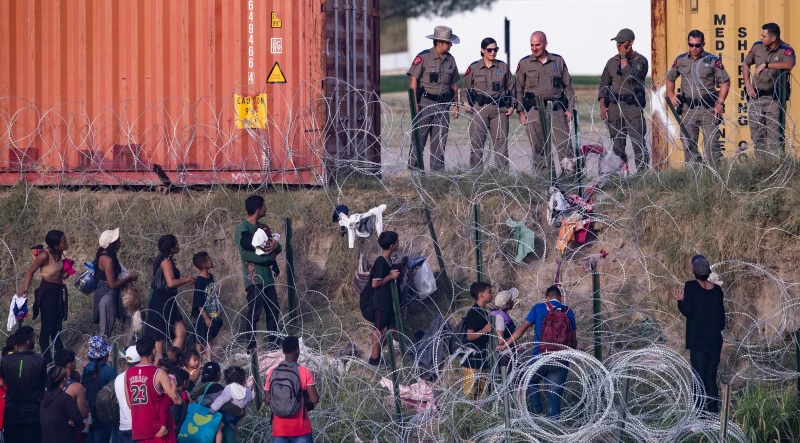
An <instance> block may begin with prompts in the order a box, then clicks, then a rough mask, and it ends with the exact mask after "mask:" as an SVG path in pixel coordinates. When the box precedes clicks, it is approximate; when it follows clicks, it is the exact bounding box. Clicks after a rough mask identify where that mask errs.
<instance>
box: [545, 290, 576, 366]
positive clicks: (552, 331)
mask: <svg viewBox="0 0 800 443" xmlns="http://www.w3.org/2000/svg"><path fill="white" fill-rule="evenodd" d="M545 306H547V315H546V316H545V317H544V321H543V322H542V332H541V334H540V335H539V354H549V353H551V352H556V351H561V350H563V349H565V348H568V347H569V348H572V349H575V348H577V347H578V340H577V338H576V337H575V331H574V330H573V329H572V322H571V321H569V317H567V313H568V312H569V311H570V309H569V307H568V306H566V305H563V306H557V307H556V306H553V305H552V304H551V303H550V302H547V303H545Z"/></svg>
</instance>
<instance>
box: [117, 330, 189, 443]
mask: <svg viewBox="0 0 800 443" xmlns="http://www.w3.org/2000/svg"><path fill="white" fill-rule="evenodd" d="M155 347H156V342H155V340H154V339H153V338H152V337H148V336H144V337H142V338H140V339H139V340H137V341H136V352H137V353H138V354H139V356H140V357H141V359H142V360H141V361H140V362H139V364H138V365H136V366H134V367H132V368H129V369H128V370H127V371H126V372H125V390H126V395H125V399H126V400H127V402H128V406H129V407H130V408H131V424H132V437H133V440H134V441H137V442H139V443H175V438H176V432H175V421H174V420H173V419H172V414H171V413H170V409H169V407H170V406H171V405H173V404H175V405H180V404H181V398H180V397H179V396H178V394H177V393H176V392H175V388H174V387H173V386H172V383H171V382H170V379H169V375H167V373H166V372H164V371H161V370H159V369H158V367H157V366H155V364H154V362H153V359H154V357H153V350H154V349H155Z"/></svg>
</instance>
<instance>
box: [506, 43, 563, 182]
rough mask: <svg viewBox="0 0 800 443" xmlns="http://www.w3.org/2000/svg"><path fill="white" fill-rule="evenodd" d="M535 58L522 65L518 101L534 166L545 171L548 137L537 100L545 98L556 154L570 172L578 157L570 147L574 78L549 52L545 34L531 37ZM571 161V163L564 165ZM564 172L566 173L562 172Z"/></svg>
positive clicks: (517, 87) (519, 67) (518, 83)
mask: <svg viewBox="0 0 800 443" xmlns="http://www.w3.org/2000/svg"><path fill="white" fill-rule="evenodd" d="M531 53H532V54H531V55H528V56H526V57H524V58H523V59H522V60H520V61H519V64H518V65H517V72H516V85H515V88H516V96H517V97H516V98H517V112H518V113H519V122H520V123H521V124H523V125H525V128H526V130H525V133H526V134H528V140H530V142H531V146H532V147H533V166H534V170H535V169H537V168H538V169H540V170H541V169H544V168H545V167H546V160H545V158H544V146H545V135H544V134H543V133H542V122H541V121H540V120H539V110H538V105H537V100H536V98H537V97H541V98H542V100H543V101H544V105H545V106H546V107H548V108H549V106H548V104H552V106H553V112H552V114H551V115H550V126H551V128H552V130H551V134H552V137H551V134H547V135H546V136H547V137H548V138H550V139H551V143H550V146H551V147H552V151H553V152H552V154H551V155H555V153H556V152H558V157H559V161H561V162H562V163H565V164H566V165H567V168H568V169H567V172H570V170H571V167H572V163H571V161H572V158H573V157H574V154H573V152H572V149H571V148H570V145H569V139H570V137H569V135H570V134H569V121H570V120H572V108H573V107H574V105H575V90H574V89H573V88H572V77H570V75H569V70H568V69H567V64H566V63H565V62H564V59H563V58H561V56H560V55H558V54H552V53H549V52H547V36H545V35H544V32H542V31H536V32H534V33H533V34H531ZM564 159H569V161H568V162H563V161H564ZM562 172H563V171H562Z"/></svg>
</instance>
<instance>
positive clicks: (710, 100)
mask: <svg viewBox="0 0 800 443" xmlns="http://www.w3.org/2000/svg"><path fill="white" fill-rule="evenodd" d="M717 97H718V95H716V94H709V95H704V96H702V97H700V98H688V97H683V96H681V97H680V99H681V102H682V103H685V104H687V105H689V108H690V109H694V108H699V107H703V108H713V107H714V105H715V104H716V102H717Z"/></svg>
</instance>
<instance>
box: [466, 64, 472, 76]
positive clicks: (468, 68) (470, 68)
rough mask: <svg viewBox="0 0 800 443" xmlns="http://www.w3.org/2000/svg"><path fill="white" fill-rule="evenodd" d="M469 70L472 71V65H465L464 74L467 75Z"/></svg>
mask: <svg viewBox="0 0 800 443" xmlns="http://www.w3.org/2000/svg"><path fill="white" fill-rule="evenodd" d="M470 72H472V65H469V66H467V72H465V73H464V76H465V77H466V76H468V75H469V73H470Z"/></svg>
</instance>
